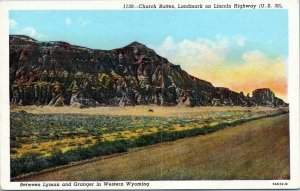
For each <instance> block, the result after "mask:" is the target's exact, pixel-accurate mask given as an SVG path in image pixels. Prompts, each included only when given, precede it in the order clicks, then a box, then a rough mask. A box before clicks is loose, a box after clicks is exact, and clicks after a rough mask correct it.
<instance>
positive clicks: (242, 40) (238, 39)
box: [233, 36, 246, 47]
mask: <svg viewBox="0 0 300 191" xmlns="http://www.w3.org/2000/svg"><path fill="white" fill-rule="evenodd" d="M233 40H234V41H235V42H236V44H237V46H239V47H244V46H245V43H246V38H245V37H243V36H236V37H233Z"/></svg>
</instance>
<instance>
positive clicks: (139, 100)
mask: <svg viewBox="0 0 300 191" xmlns="http://www.w3.org/2000/svg"><path fill="white" fill-rule="evenodd" d="M9 51H10V88H11V91H10V96H11V103H12V104H19V105H53V106H63V105H71V106H77V107H89V106H101V105H105V106H124V105H137V104H157V105H164V106H173V105H185V106H199V105H243V106H244V105H248V106H251V105H256V104H257V105H282V106H284V105H285V103H284V102H283V101H282V100H280V99H279V98H276V97H275V95H274V97H273V98H272V99H271V100H269V94H268V92H267V94H268V96H267V101H268V102H264V101H261V100H260V98H262V99H263V100H265V97H263V96H258V95H261V94H265V93H266V92H262V93H260V94H255V96H253V98H251V97H246V96H244V95H243V94H242V93H236V92H233V91H231V90H229V89H227V88H216V87H214V86H213V85H212V84H211V83H209V82H207V81H204V80H201V79H198V78H195V77H193V76H190V75H189V74H188V73H186V72H185V71H183V70H181V68H180V66H177V65H173V64H172V63H170V62H169V61H168V60H167V59H165V58H163V57H161V56H159V55H157V54H156V53H155V52H154V51H153V50H152V49H149V48H147V47H146V46H145V45H143V44H140V43H138V42H133V43H131V44H129V45H127V46H125V47H123V48H119V49H114V50H109V51H107V50H93V49H89V48H84V47H79V46H74V45H70V44H69V43H66V42H61V41H58V42H40V41H36V40H34V39H32V38H29V37H27V36H19V35H18V36H16V35H11V36H10V49H9ZM253 95H254V94H253ZM269 101H270V103H271V104H270V103H269Z"/></svg>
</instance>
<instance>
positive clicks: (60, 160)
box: [11, 111, 285, 177]
mask: <svg viewBox="0 0 300 191" xmlns="http://www.w3.org/2000/svg"><path fill="white" fill-rule="evenodd" d="M247 113H249V112H245V113H242V114H241V113H239V112H232V113H230V112H226V114H225V115H223V116H222V114H220V113H219V112H218V113H216V114H215V116H216V117H215V118H214V119H213V118H212V117H208V118H206V119H203V118H176V117H171V118H162V117H146V116H91V115H79V114H72V115H71V114H41V115H34V114H29V113H26V112H22V111H21V112H16V113H11V148H12V149H13V150H12V151H13V152H11V154H12V157H11V176H12V177H15V176H18V175H21V174H24V173H29V172H34V171H40V170H42V169H46V168H51V167H56V166H60V165H65V164H69V163H71V162H74V161H80V160H84V159H89V158H93V157H98V156H105V155H110V154H113V153H120V152H125V151H128V150H129V149H130V148H134V147H141V146H147V145H152V144H156V143H161V142H166V141H173V140H177V139H181V138H186V137H192V136H196V135H205V134H207V133H211V132H214V131H217V130H219V129H223V128H226V127H229V126H235V125H239V124H241V123H245V122H248V121H251V120H255V119H260V118H265V117H271V116H276V115H280V114H282V113H285V112H284V111H278V112H273V113H270V114H264V115H262V114H260V115H259V114H256V115H255V117H253V115H251V116H252V117H250V118H243V119H236V118H237V117H238V118H241V116H246V114H247ZM224 116H225V118H224ZM218 117H219V118H222V119H223V118H224V119H223V120H221V121H219V123H217V124H216V125H207V124H211V122H213V121H216V120H217V119H218ZM228 119H230V120H233V121H232V122H227V121H228ZM234 119H235V120H234ZM190 124H192V125H193V127H190V128H186V127H189V126H190ZM173 126H179V127H180V128H181V129H179V130H176V128H172V127H173ZM182 126H183V127H182ZM153 127H156V128H157V130H158V131H156V132H155V131H152V130H151V129H150V128H153ZM170 127H171V128H170ZM182 128H183V129H182ZM128 130H130V131H129V132H132V131H133V132H134V133H138V135H137V136H130V138H126V137H125V136H124V135H125V134H126V133H125V134H122V132H124V131H128ZM143 130H151V131H147V132H148V133H145V132H144V131H143ZM149 132H150V133H149ZM104 133H106V134H108V135H111V134H116V136H115V138H114V139H111V140H110V141H107V140H104V141H102V140H101V136H102V135H103V134H104ZM127 134H128V133H127ZM94 136H96V138H93V137H94ZM89 137H90V138H89ZM68 139H70V140H72V141H69V142H67V141H66V143H67V145H64V144H63V141H65V140H68ZM77 139H82V141H78V140H77ZM76 140H77V141H76ZM38 143H39V144H42V143H47V144H45V145H49V148H48V152H45V147H44V148H43V150H42V149H40V150H35V152H28V151H27V152H25V153H24V154H21V155H18V154H17V153H18V149H19V151H20V150H22V149H23V150H24V149H26V147H22V148H20V145H22V144H23V145H24V144H25V145H26V144H27V145H30V146H31V147H30V148H29V149H30V150H34V149H38V145H39V144H38ZM50 143H55V144H54V145H51V144H50ZM53 147H54V148H53ZM63 147H70V148H69V149H64V148H63ZM60 148H61V149H60ZM49 150H50V151H51V152H49Z"/></svg>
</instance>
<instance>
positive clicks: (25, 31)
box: [17, 26, 47, 40]
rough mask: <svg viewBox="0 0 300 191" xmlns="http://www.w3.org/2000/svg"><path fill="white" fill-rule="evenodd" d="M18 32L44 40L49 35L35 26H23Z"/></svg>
mask: <svg viewBox="0 0 300 191" xmlns="http://www.w3.org/2000/svg"><path fill="white" fill-rule="evenodd" d="M17 33H19V34H23V35H28V36H30V37H32V38H36V39H38V40H42V39H45V38H46V37H47V35H44V34H42V33H40V32H38V31H37V30H36V29H35V28H33V27H31V26H29V27H25V28H22V29H20V30H19V31H18V32H17Z"/></svg>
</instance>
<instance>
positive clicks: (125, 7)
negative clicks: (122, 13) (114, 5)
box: [123, 4, 134, 9]
mask: <svg viewBox="0 0 300 191" xmlns="http://www.w3.org/2000/svg"><path fill="white" fill-rule="evenodd" d="M123 8H124V9H133V8H134V5H133V4H124V5H123Z"/></svg>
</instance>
